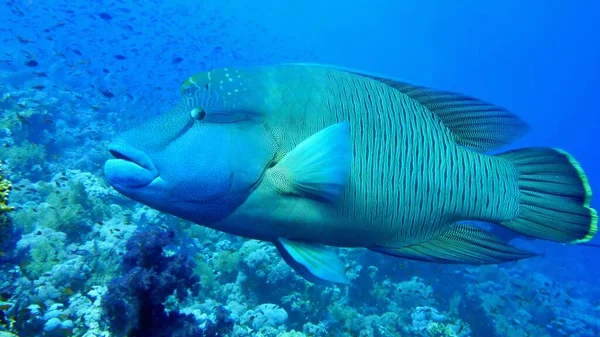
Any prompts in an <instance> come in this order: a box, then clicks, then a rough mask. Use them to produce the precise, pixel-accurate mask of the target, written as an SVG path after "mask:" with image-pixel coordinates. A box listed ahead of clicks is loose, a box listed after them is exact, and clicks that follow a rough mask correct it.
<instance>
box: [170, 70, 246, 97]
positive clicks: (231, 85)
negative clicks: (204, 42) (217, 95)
mask: <svg viewBox="0 0 600 337" xmlns="http://www.w3.org/2000/svg"><path fill="white" fill-rule="evenodd" d="M244 75H245V74H244V72H243V71H240V70H239V69H238V68H221V69H213V70H210V71H205V72H201V73H197V74H195V75H193V76H190V77H189V78H187V79H186V80H185V81H184V82H183V84H182V85H181V93H182V94H186V93H190V92H195V91H197V90H218V91H222V92H224V93H225V94H228V95H233V94H234V93H238V92H240V91H246V90H248V88H247V86H246V85H247V82H248V81H247V79H248V78H247V76H244Z"/></svg>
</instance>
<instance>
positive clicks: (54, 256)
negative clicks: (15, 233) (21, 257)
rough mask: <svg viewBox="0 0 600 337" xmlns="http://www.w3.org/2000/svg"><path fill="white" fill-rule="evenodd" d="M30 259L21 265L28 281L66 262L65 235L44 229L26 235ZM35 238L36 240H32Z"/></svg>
mask: <svg viewBox="0 0 600 337" xmlns="http://www.w3.org/2000/svg"><path fill="white" fill-rule="evenodd" d="M27 236H28V237H29V238H28V241H29V243H28V244H27V245H28V247H29V254H30V259H29V260H28V261H25V262H23V263H22V264H21V267H22V268H23V271H24V272H25V274H26V275H27V276H29V278H30V279H37V278H39V277H40V276H42V275H43V274H44V273H47V272H49V271H50V270H52V267H54V266H55V265H57V264H59V263H61V262H64V261H65V260H67V258H68V255H67V253H66V252H65V244H66V241H67V239H66V235H65V234H64V233H61V232H55V231H52V230H49V229H45V230H43V232H42V231H39V232H35V233H31V234H28V235H27ZM34 236H37V237H36V238H32V237H34Z"/></svg>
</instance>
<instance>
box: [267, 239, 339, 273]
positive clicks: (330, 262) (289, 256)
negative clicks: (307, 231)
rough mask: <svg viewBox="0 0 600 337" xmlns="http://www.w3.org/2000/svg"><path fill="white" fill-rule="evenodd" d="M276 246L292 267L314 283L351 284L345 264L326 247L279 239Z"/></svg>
mask: <svg viewBox="0 0 600 337" xmlns="http://www.w3.org/2000/svg"><path fill="white" fill-rule="evenodd" d="M275 246H276V247H277V250H278V251H279V253H280V254H281V256H283V259H284V260H285V262H287V264H288V265H289V266H290V267H292V268H293V269H294V270H295V271H296V272H298V273H299V274H300V275H302V276H303V277H304V278H305V279H307V280H309V281H311V282H313V283H324V282H323V281H330V282H337V283H343V284H349V283H350V280H349V279H348V278H347V277H346V274H345V266H344V263H343V262H342V261H341V260H340V258H339V257H338V256H337V254H336V253H335V252H334V251H332V250H331V249H329V248H327V247H326V246H324V245H321V244H316V243H307V242H301V241H292V240H287V239H283V238H278V239H277V242H275Z"/></svg>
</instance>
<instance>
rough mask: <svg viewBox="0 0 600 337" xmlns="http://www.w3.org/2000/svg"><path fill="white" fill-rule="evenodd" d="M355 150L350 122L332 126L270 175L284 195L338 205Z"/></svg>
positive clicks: (286, 159) (303, 144)
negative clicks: (336, 202)
mask: <svg viewBox="0 0 600 337" xmlns="http://www.w3.org/2000/svg"><path fill="white" fill-rule="evenodd" d="M351 160H352V147H351V143H350V127H349V124H348V123H347V122H342V123H337V124H334V125H331V126H329V127H327V128H325V129H323V130H321V131H319V132H317V133H315V134H314V135H312V136H311V137H309V138H308V139H306V140H304V141H303V142H302V143H300V144H298V145H297V146H296V147H295V148H294V149H293V150H292V151H290V152H289V153H287V154H286V155H285V156H284V157H283V158H282V159H281V160H280V161H279V162H278V163H277V165H275V167H273V169H271V172H270V175H271V177H272V179H273V182H274V183H275V186H276V188H277V190H278V191H279V192H280V193H282V194H295V195H299V196H305V197H310V198H314V199H318V200H324V201H336V200H338V199H339V198H340V197H341V196H342V195H343V194H344V191H345V189H346V185H347V184H348V180H349V179H350V166H351Z"/></svg>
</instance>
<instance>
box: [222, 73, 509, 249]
mask: <svg viewBox="0 0 600 337" xmlns="http://www.w3.org/2000/svg"><path fill="white" fill-rule="evenodd" d="M263 71H264V73H262V74H261V81H262V82H264V83H265V87H266V88H267V90H265V92H267V93H268V94H266V95H264V97H265V99H264V106H263V107H262V109H263V110H264V111H266V116H268V117H267V120H266V121H265V124H266V127H267V128H268V129H269V130H271V132H272V134H273V137H274V139H275V140H276V143H277V148H278V151H277V153H278V156H279V157H281V156H283V155H284V154H286V153H288V152H289V151H291V150H292V149H294V148H295V147H296V146H297V145H298V144H299V143H301V142H302V141H304V140H305V139H307V138H309V137H311V136H312V135H313V134H315V133H317V132H318V131H320V130H322V129H324V128H326V127H328V126H330V125H333V124H336V123H339V122H343V121H348V122H349V123H350V136H351V144H352V164H351V171H350V179H349V185H348V187H347V189H346V191H345V193H344V195H343V197H342V198H341V200H339V202H335V203H324V202H321V201H318V200H314V199H310V198H299V197H294V196H289V197H286V196H281V195H280V194H279V193H277V191H276V188H275V187H274V185H276V183H275V182H273V179H269V176H268V175H267V179H265V180H264V181H263V184H262V186H261V187H260V188H258V189H257V190H256V191H255V192H254V193H253V194H252V195H251V196H250V198H249V199H248V201H247V203H246V204H245V205H244V206H242V207H241V208H240V210H239V212H238V213H237V214H236V216H234V217H232V220H234V221H239V220H240V219H243V220H244V221H248V220H249V218H250V220H251V222H252V223H253V225H252V227H253V228H254V230H255V231H256V233H257V234H258V233H268V236H270V237H264V239H270V240H272V239H273V237H286V238H294V239H301V240H306V241H311V242H320V243H323V244H327V245H334V246H344V247H373V246H386V247H398V246H404V245H410V244H414V243H420V242H423V241H424V240H428V239H430V238H432V237H435V236H438V235H440V234H441V233H443V232H445V231H446V230H448V229H449V228H450V225H452V224H454V223H455V222H456V221H459V220H484V221H490V222H500V221H509V220H511V219H512V218H513V217H514V216H515V214H516V213H517V212H518V195H519V188H518V186H517V180H516V171H515V169H514V167H513V165H512V164H511V163H510V162H509V161H507V160H505V159H503V158H499V157H493V156H489V155H486V154H482V153H479V152H476V151H473V150H470V149H468V148H466V147H463V146H460V145H458V144H457V143H456V141H455V135H453V134H452V132H451V130H450V129H449V128H448V127H447V126H446V125H445V124H444V123H443V121H442V120H441V119H440V118H439V117H438V116H437V115H436V114H435V113H433V112H432V111H430V110H429V109H428V108H426V107H425V106H423V105H422V104H420V103H419V102H417V101H416V100H414V99H412V98H411V97H409V96H408V95H405V94H403V93H402V92H401V91H399V90H396V89H394V88H392V87H390V86H388V85H386V84H384V83H382V82H380V81H377V80H374V79H370V78H367V77H364V76H360V75H356V74H352V73H348V72H345V71H339V70H335V69H330V68H323V67H318V66H296V65H282V66H276V67H269V68H267V69H264V70H263ZM261 205H263V207H261ZM264 205H269V207H266V208H265V207H264ZM258 209H264V212H260V211H257V210H258ZM246 210H251V211H248V212H246ZM262 235H265V234H262ZM253 236H255V237H256V236H261V234H258V235H253Z"/></svg>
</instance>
